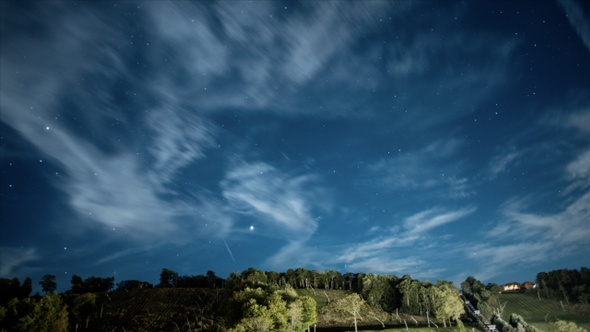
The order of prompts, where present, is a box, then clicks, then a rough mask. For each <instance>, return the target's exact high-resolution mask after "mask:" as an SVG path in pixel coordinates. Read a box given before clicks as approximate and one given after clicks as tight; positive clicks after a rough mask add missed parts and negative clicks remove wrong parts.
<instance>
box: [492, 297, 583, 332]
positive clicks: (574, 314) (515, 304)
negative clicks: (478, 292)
mask: <svg viewBox="0 0 590 332" xmlns="http://www.w3.org/2000/svg"><path fill="white" fill-rule="evenodd" d="M500 301H501V302H502V303H506V307H505V308H504V313H503V315H502V318H503V319H504V320H506V321H508V319H509V317H510V314H512V313H516V314H519V315H521V316H522V317H523V318H524V319H525V320H526V322H527V323H529V324H532V325H534V326H535V327H536V328H538V329H539V330H542V331H543V332H549V331H551V324H550V322H551V321H553V320H555V319H560V320H566V321H572V322H575V323H576V324H577V325H578V326H581V327H583V328H585V329H586V330H588V331H590V316H589V315H588V314H589V312H590V310H589V309H588V308H586V309H585V310H584V308H582V307H581V306H580V305H577V306H571V305H567V304H565V303H564V308H565V311H564V310H563V309H562V306H561V304H560V303H559V301H555V300H550V299H541V300H539V299H538V298H537V297H535V296H531V295H528V294H524V293H504V294H502V295H501V297H500Z"/></svg>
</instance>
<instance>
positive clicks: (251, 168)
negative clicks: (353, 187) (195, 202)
mask: <svg viewBox="0 0 590 332" xmlns="http://www.w3.org/2000/svg"><path fill="white" fill-rule="evenodd" d="M317 180H318V179H317V178H316V177H315V176H313V175H309V174H303V175H289V174H285V173H283V172H281V171H280V170H278V169H277V168H275V167H273V166H271V165H269V164H266V163H262V162H257V163H243V164H240V165H238V166H237V167H235V168H233V169H231V170H230V171H229V172H228V173H227V174H226V176H225V179H224V180H223V181H222V182H221V187H222V194H223V197H224V198H225V199H226V200H227V202H228V207H229V209H231V210H232V211H233V212H235V213H238V214H241V215H246V216H256V217H257V218H259V220H261V221H262V222H263V223H264V224H265V225H266V226H267V227H268V228H269V230H268V232H269V234H268V235H271V234H272V236H282V237H284V238H286V239H288V240H290V241H293V242H300V241H305V240H307V239H308V238H309V236H310V235H311V234H313V233H314V232H315V230H316V229H317V227H318V223H317V220H316V218H315V217H314V216H313V211H314V210H315V209H318V208H319V209H329V207H328V203H327V202H326V199H325V198H322V195H321V188H319V187H316V186H314V184H315V183H316V182H317Z"/></svg>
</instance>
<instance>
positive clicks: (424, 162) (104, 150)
mask: <svg viewBox="0 0 590 332" xmlns="http://www.w3.org/2000/svg"><path fill="white" fill-rule="evenodd" d="M1 15H2V22H1V29H0V30H1V31H0V38H1V39H0V41H1V43H0V48H1V50H0V79H1V80H0V108H1V114H0V120H1V122H0V126H1V127H0V129H1V131H0V149H1V150H0V152H1V155H0V172H1V173H0V176H1V179H0V207H1V212H0V214H1V215H0V217H1V220H0V276H2V277H13V276H18V277H20V278H24V277H26V276H30V277H32V278H33V279H34V280H35V281H37V280H38V279H39V278H40V276H42V275H43V274H55V275H57V277H58V279H57V280H58V286H59V288H60V289H62V290H65V289H67V288H69V280H70V278H71V275H72V274H78V275H80V276H82V277H88V276H91V275H94V276H101V277H106V276H114V277H115V278H116V280H115V281H116V282H118V281H121V280H124V279H141V280H148V281H150V282H157V280H158V277H159V272H160V271H161V269H162V268H164V267H166V268H169V269H172V270H174V271H177V272H178V273H180V274H189V275H196V274H204V273H205V272H206V271H207V270H213V271H215V272H216V273H217V274H218V275H219V276H221V277H227V276H228V275H229V273H230V272H232V271H242V270H244V269H247V268H248V267H255V268H258V269H261V270H276V271H285V270H286V269H288V268H297V267H306V268H309V269H316V270H325V269H333V270H339V271H341V272H347V271H350V272H361V271H362V272H374V273H382V274H395V275H398V276H402V275H404V274H409V275H411V276H412V277H413V278H417V279H421V280H431V281H435V280H437V279H445V280H452V281H454V282H460V281H462V280H464V279H465V278H466V277H467V276H469V275H473V276H475V277H477V278H478V279H481V280H483V281H485V282H496V283H505V282H511V281H521V282H523V281H525V280H533V279H534V278H535V276H536V274H537V272H540V271H548V270H552V269H557V268H579V267H581V266H588V263H589V261H588V257H590V241H589V240H588V239H590V209H589V207H590V191H589V189H590V80H589V79H588V78H589V77H590V25H589V24H588V22H590V20H589V19H588V17H589V16H590V9H589V8H588V6H587V5H583V4H582V1H576V0H563V1H557V2H554V1H520V2H517V3H513V2H511V1H463V2H444V3H435V2H432V1H412V2H410V1H395V2H386V1H357V2H354V1H333V2H331V1H321V2H293V1H284V2H283V1H273V2H270V1H231V2H224V1H218V2H182V1H171V2H160V1H149V2H145V1H139V2H133V1H100V2H60V1H50V2H27V1H25V2H22V1H3V2H2V14H1Z"/></svg>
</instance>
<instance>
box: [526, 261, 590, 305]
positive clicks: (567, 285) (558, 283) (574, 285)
mask: <svg viewBox="0 0 590 332" xmlns="http://www.w3.org/2000/svg"><path fill="white" fill-rule="evenodd" d="M536 282H537V285H538V288H537V294H538V296H541V295H543V296H545V297H547V298H553V299H556V300H560V301H565V302H566V303H567V304H570V303H581V304H584V305H586V306H587V307H588V306H589V301H590V269H588V268H587V267H582V268H580V269H579V270H577V269H559V270H553V271H549V272H539V273H537V280H536Z"/></svg>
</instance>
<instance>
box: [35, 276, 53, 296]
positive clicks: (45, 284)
mask: <svg viewBox="0 0 590 332" xmlns="http://www.w3.org/2000/svg"><path fill="white" fill-rule="evenodd" d="M39 285H41V288H43V291H44V292H45V294H48V293H51V292H53V291H55V289H56V288H57V283H56V282H55V275H53V274H46V275H44V276H43V278H41V281H39Z"/></svg>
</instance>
